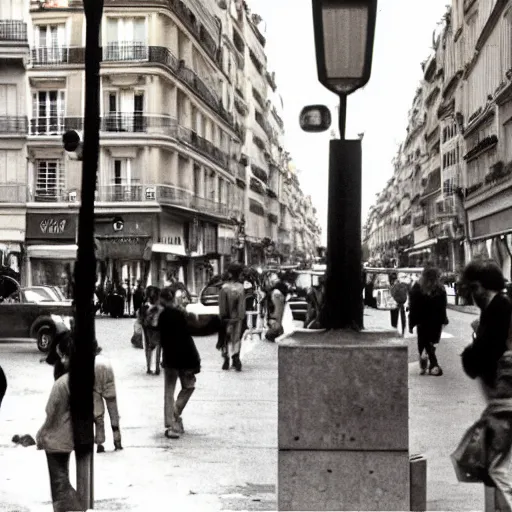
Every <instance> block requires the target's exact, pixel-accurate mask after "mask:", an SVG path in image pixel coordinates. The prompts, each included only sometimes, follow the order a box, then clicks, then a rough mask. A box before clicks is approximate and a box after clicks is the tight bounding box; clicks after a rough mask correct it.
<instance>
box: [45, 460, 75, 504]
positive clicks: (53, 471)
mask: <svg viewBox="0 0 512 512" xmlns="http://www.w3.org/2000/svg"><path fill="white" fill-rule="evenodd" d="M70 456H71V454H70V453H51V452H46V458H47V460H48V472H49V473H50V488H51V492H52V501H53V511H54V512H70V511H74V510H84V507H83V506H82V505H81V503H80V498H79V496H78V493H77V492H76V490H75V489H74V488H73V486H72V485H71V483H70V481H69V459H70Z"/></svg>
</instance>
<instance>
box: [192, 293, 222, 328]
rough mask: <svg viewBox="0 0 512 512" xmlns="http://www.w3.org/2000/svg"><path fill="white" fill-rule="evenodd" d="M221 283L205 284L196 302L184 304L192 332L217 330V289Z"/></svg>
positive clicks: (218, 321)
mask: <svg viewBox="0 0 512 512" xmlns="http://www.w3.org/2000/svg"><path fill="white" fill-rule="evenodd" d="M221 286H222V283H219V284H215V285H211V284H210V285H208V286H205V287H204V288H203V289H202V290H201V293H200V294H199V300H198V301H197V302H190V303H189V304H187V305H186V311H187V313H189V314H190V317H191V320H190V327H191V329H192V331H193V332H194V334H212V333H215V332H217V331H218V330H219V323H220V320H219V290H220V287H221Z"/></svg>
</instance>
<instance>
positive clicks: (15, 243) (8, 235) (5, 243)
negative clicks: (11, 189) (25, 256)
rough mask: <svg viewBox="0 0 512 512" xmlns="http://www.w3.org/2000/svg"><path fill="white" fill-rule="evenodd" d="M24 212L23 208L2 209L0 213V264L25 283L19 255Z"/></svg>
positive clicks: (22, 235) (23, 235)
mask: <svg viewBox="0 0 512 512" xmlns="http://www.w3.org/2000/svg"><path fill="white" fill-rule="evenodd" d="M25 231H26V213H25V210H24V209H18V208H13V209H11V208H9V209H3V210H2V212H1V213H0V266H1V267H3V268H4V269H5V268H6V267H7V268H8V269H9V271H10V275H12V277H13V278H15V279H16V280H17V281H18V282H20V283H22V284H25V283H24V280H25V275H24V274H23V273H22V272H21V266H22V264H21V257H22V256H21V255H22V250H23V246H22V244H23V242H24V241H25Z"/></svg>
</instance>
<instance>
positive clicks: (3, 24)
mask: <svg viewBox="0 0 512 512" xmlns="http://www.w3.org/2000/svg"><path fill="white" fill-rule="evenodd" d="M0 41H18V42H27V41H28V39H27V24H26V23H25V22H24V21H19V20H0Z"/></svg>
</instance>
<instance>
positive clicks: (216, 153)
mask: <svg viewBox="0 0 512 512" xmlns="http://www.w3.org/2000/svg"><path fill="white" fill-rule="evenodd" d="M178 139H179V140H180V141H181V142H186V143H187V144H190V145H191V146H193V147H194V149H196V150H197V151H198V153H201V154H202V155H204V156H205V157H206V158H208V159H209V160H211V161H212V162H214V163H216V164H217V165H220V166H221V167H223V168H224V169H225V170H227V171H228V170H229V171H230V167H229V157H228V155H227V154H226V153H224V151H222V150H220V149H219V148H217V147H215V145H214V144H213V143H212V142H210V141H209V140H206V139H205V138H203V137H201V136H199V135H198V134H197V133H196V132H194V131H192V130H190V129H188V128H185V127H183V126H180V127H179V130H178Z"/></svg>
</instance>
